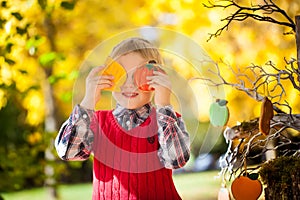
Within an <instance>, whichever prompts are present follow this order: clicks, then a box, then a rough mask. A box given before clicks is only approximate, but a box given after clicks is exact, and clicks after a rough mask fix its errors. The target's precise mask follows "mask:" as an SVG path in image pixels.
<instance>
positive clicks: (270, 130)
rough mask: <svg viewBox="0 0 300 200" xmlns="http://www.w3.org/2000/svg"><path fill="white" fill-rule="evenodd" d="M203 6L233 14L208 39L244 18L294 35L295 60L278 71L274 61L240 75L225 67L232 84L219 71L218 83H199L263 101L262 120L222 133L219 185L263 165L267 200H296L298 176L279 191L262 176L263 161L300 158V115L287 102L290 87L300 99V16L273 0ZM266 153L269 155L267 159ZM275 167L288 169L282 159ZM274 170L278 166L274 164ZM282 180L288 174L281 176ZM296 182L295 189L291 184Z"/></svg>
mask: <svg viewBox="0 0 300 200" xmlns="http://www.w3.org/2000/svg"><path fill="white" fill-rule="evenodd" d="M205 6H206V7H207V8H222V9H231V12H232V14H230V15H229V16H227V17H225V18H224V19H222V20H223V21H225V25H224V26H222V27H221V28H219V29H218V30H217V31H216V32H215V33H213V34H210V37H209V39H212V38H213V37H219V36H220V35H221V34H222V33H223V31H225V30H229V31H230V27H231V26H233V22H235V21H245V20H248V19H253V20H255V21H259V22H268V23H273V24H277V25H280V26H285V27H288V28H289V29H290V31H289V32H286V33H285V34H293V35H295V40H296V42H295V44H296V46H297V54H296V55H297V58H296V59H295V58H290V59H287V58H284V60H285V65H284V66H278V65H276V63H273V62H272V61H268V62H266V64H265V65H264V66H260V65H256V64H252V65H250V66H248V67H246V68H245V69H243V70H242V69H238V70H233V68H232V67H231V66H229V68H231V70H232V71H231V72H232V74H233V75H234V76H235V81H232V80H227V79H226V78H224V74H222V73H221V70H220V67H219V66H217V70H216V71H215V72H212V73H214V74H215V75H217V76H218V77H219V80H220V81H219V82H216V81H212V80H210V79H206V78H204V79H203V80H205V81H207V82H208V83H209V84H212V85H214V86H216V87H219V86H230V87H233V88H235V89H236V90H238V91H240V92H244V93H245V94H247V95H248V96H249V97H250V98H252V99H254V100H256V101H258V102H262V105H261V107H262V108H261V114H260V117H258V118H255V119H252V120H250V121H244V122H242V123H241V124H240V125H236V126H234V127H231V128H229V127H227V128H226V129H225V131H224V137H225V138H226V140H227V141H228V143H229V146H228V150H227V152H226V155H225V156H224V157H223V158H222V159H221V165H222V171H221V174H222V177H223V180H224V181H229V180H231V179H232V178H234V177H236V176H238V177H239V176H241V175H242V176H246V175H247V174H249V173H250V172H253V171H255V170H257V169H259V168H260V167H261V166H263V167H262V170H261V171H260V173H261V175H262V178H264V180H263V181H264V182H265V183H266V184H267V187H266V189H265V195H266V198H268V199H276V198H278V197H280V196H281V197H282V198H288V199H296V198H297V197H298V196H299V189H298V190H297V188H298V186H297V184H299V180H298V179H297V176H298V175H294V178H293V177H292V178H291V179H288V180H289V181H287V180H285V181H283V182H282V184H283V185H280V184H279V185H280V186H277V187H276V188H274V187H273V186H271V185H269V184H270V183H271V182H274V180H271V181H270V180H269V179H268V178H266V177H267V175H266V174H265V173H267V171H268V169H266V166H268V167H269V168H270V164H269V165H263V164H264V162H265V161H267V160H269V159H274V158H276V157H279V156H285V157H288V156H294V157H296V158H298V159H299V156H300V154H299V149H300V140H299V132H300V115H299V114H298V113H294V112H293V108H292V107H291V106H290V104H289V101H288V100H287V99H286V93H287V88H288V87H290V86H292V87H293V91H292V92H295V94H296V95H299V91H300V70H299V69H300V62H299V60H300V43H299V40H300V35H299V30H300V16H295V17H294V19H293V18H292V17H290V16H289V15H288V14H287V13H286V11H285V10H283V9H281V8H280V7H279V6H278V5H277V4H276V3H275V1H272V0H264V1H262V2H261V3H258V4H251V5H247V4H244V5H242V3H240V2H237V1H235V0H225V1H217V2H211V1H210V2H208V3H207V4H205ZM268 105H269V106H268ZM273 112H275V114H273ZM270 152H271V153H273V154H271V155H270ZM265 154H267V155H265ZM265 156H266V157H267V158H265ZM257 158H258V159H259V160H260V162H259V164H258V165H257V166H255V167H247V164H249V163H251V161H253V160H255V159H257ZM279 162H281V165H282V166H281V167H282V168H279V169H278V170H279V171H280V170H283V171H284V169H283V166H284V165H288V163H285V164H284V163H283V162H284V161H281V160H280V161H279ZM273 166H276V164H275V163H273ZM293 167H296V169H297V167H299V165H298V164H294V165H293V166H291V167H290V168H289V170H288V171H290V172H291V171H293V170H292V168H293ZM271 168H272V167H271ZM298 169H299V168H298ZM296 171H297V170H296ZM269 173H270V172H269ZM283 176H284V175H283ZM285 176H287V175H286V174H285ZM274 177H275V176H274ZM289 182H293V185H291V189H290V190H289V191H286V190H285V191H284V193H283V192H282V191H283V188H285V186H284V184H291V183H289ZM295 182H296V184H294V183H295ZM280 187H281V188H280ZM278 188H279V189H278ZM233 195H234V194H233ZM282 195H283V196H284V197H283V196H282ZM281 197H280V198H281Z"/></svg>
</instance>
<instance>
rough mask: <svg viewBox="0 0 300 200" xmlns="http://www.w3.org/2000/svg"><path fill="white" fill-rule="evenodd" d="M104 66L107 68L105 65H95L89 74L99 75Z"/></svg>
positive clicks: (91, 75)
mask: <svg viewBox="0 0 300 200" xmlns="http://www.w3.org/2000/svg"><path fill="white" fill-rule="evenodd" d="M104 68H105V66H104V65H102V66H98V67H94V68H93V69H92V70H91V71H90V73H89V75H88V76H89V77H93V76H97V75H99V73H100V72H101V71H102V70H103V69H104Z"/></svg>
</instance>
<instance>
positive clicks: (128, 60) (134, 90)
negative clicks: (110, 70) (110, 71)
mask: <svg viewBox="0 0 300 200" xmlns="http://www.w3.org/2000/svg"><path fill="white" fill-rule="evenodd" d="M116 61H117V62H118V63H119V64H121V65H122V66H123V67H124V68H125V70H126V76H127V77H126V81H125V83H124V84H123V85H122V86H121V91H120V92H113V93H112V94H113V97H114V98H115V100H116V101H117V102H118V103H119V104H120V105H121V106H123V107H125V108H128V109H136V108H140V107H142V106H143V105H145V104H147V103H149V102H150V101H151V99H152V97H153V92H149V91H141V90H139V89H138V87H137V86H136V85H135V83H134V79H133V75H134V72H135V70H136V68H137V67H139V66H141V65H143V64H145V63H147V62H148V60H146V59H145V58H143V57H142V56H141V55H140V54H139V53H136V52H132V53H129V54H126V55H123V56H121V57H119V58H118V59H117V60H116Z"/></svg>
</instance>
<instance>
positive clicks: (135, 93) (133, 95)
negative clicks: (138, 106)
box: [122, 92, 138, 98]
mask: <svg viewBox="0 0 300 200" xmlns="http://www.w3.org/2000/svg"><path fill="white" fill-rule="evenodd" d="M122 95H123V96H125V97H127V98H134V97H136V96H137V95H138V93H137V92H122Z"/></svg>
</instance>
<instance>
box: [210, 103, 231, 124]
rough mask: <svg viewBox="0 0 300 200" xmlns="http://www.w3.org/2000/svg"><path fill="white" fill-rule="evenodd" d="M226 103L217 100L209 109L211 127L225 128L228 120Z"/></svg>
mask: <svg viewBox="0 0 300 200" xmlns="http://www.w3.org/2000/svg"><path fill="white" fill-rule="evenodd" d="M227 103H228V101H226V100H225V99H217V100H216V102H213V103H212V104H211V105H210V108H209V118H210V123H211V124H212V125H213V126H225V125H226V124H227V122H228V119H229V109H228V107H227V106H226V104H227Z"/></svg>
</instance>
